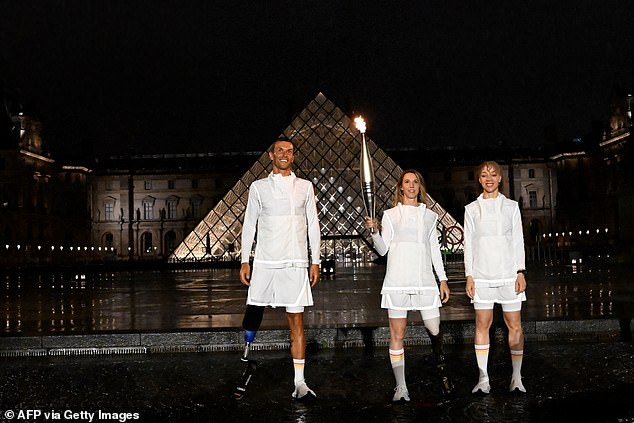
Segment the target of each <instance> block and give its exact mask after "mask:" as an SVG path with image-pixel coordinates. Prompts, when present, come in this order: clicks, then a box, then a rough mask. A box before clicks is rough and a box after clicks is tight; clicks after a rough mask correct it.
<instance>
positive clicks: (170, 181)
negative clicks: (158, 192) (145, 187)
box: [167, 179, 175, 189]
mask: <svg viewBox="0 0 634 423" xmlns="http://www.w3.org/2000/svg"><path fill="white" fill-rule="evenodd" d="M174 185H175V184H174V180H173V179H170V180H168V181H167V189H174Z"/></svg>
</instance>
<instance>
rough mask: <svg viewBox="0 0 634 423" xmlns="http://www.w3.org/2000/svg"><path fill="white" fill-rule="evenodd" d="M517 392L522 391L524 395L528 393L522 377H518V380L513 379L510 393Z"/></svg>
mask: <svg viewBox="0 0 634 423" xmlns="http://www.w3.org/2000/svg"><path fill="white" fill-rule="evenodd" d="M516 391H520V392H523V393H526V388H524V385H523V384H522V377H521V376H520V377H518V378H513V379H511V385H510V386H509V392H516Z"/></svg>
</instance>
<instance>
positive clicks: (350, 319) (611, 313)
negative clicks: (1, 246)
mask: <svg viewBox="0 0 634 423" xmlns="http://www.w3.org/2000/svg"><path fill="white" fill-rule="evenodd" d="M447 267H448V275H449V279H450V288H451V290H452V296H451V299H450V301H449V303H448V304H446V305H445V306H444V307H443V308H442V319H443V320H444V321H472V320H473V310H472V306H471V305H470V304H469V301H468V298H467V297H466V295H465V292H464V276H463V273H462V272H463V270H462V266H460V265H448V266H447ZM384 271H385V268H384V267H383V266H379V265H369V266H365V267H340V268H338V273H337V275H336V277H334V278H330V279H328V278H327V279H324V280H322V281H321V282H320V283H319V284H318V285H317V286H316V287H315V288H314V291H313V296H314V298H315V305H314V306H313V307H310V308H307V311H306V313H305V324H306V327H308V328H323V327H337V328H356V327H382V326H386V325H387V316H386V313H385V311H384V310H382V309H380V305H379V304H380V298H379V292H380V287H381V281H382V277H383V274H384ZM3 278H4V281H3V284H2V296H1V297H0V310H2V311H3V314H4V316H5V324H4V330H3V333H2V337H6V336H48V335H60V334H66V335H71V334H100V333H129V332H139V333H147V332H166V331H175V332H178V331H204V330H223V329H224V330H231V329H237V328H239V327H240V324H241V320H242V313H243V312H244V307H245V306H244V304H245V299H246V288H245V287H244V286H242V285H241V284H240V282H239V280H238V271H237V269H202V270H189V271H188V270H174V271H155V272H152V271H130V272H100V273H86V274H80V273H73V272H66V273H53V274H23V275H15V274H12V275H6V276H3ZM527 279H528V284H529V285H528V289H527V295H528V299H529V300H528V301H527V302H526V303H525V304H524V306H523V311H522V315H523V319H524V320H525V321H551V320H586V319H622V318H627V319H631V318H632V316H633V314H634V311H633V310H634V284H632V283H631V281H630V274H629V267H628V266H625V265H601V266H598V265H595V266H584V267H572V266H560V265H559V266H544V265H541V264H540V265H533V266H531V267H529V274H528V277H527ZM417 319H418V320H419V319H420V318H419V317H417V316H412V320H413V321H414V322H415V323H416V321H417ZM286 324H287V323H286V316H285V313H284V312H283V310H281V309H278V310H267V312H266V313H265V316H264V322H263V329H285V328H286Z"/></svg>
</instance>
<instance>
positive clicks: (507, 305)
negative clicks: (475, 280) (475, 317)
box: [471, 284, 526, 312]
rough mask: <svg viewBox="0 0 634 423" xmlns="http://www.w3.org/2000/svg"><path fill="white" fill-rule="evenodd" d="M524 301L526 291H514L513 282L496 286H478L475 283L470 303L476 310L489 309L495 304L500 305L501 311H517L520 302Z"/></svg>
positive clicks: (519, 307)
mask: <svg viewBox="0 0 634 423" xmlns="http://www.w3.org/2000/svg"><path fill="white" fill-rule="evenodd" d="M523 301H526V293H525V292H522V293H520V294H518V293H517V292H515V284H509V285H502V286H496V287H488V286H478V284H476V289H475V295H474V297H473V300H471V303H472V304H473V308H474V309H476V310H490V309H492V308H493V306H494V305H495V304H496V303H497V304H501V305H502V310H503V311H508V312H511V311H519V310H521V309H522V302H523Z"/></svg>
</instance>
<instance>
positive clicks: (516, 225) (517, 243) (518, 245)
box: [513, 206, 526, 270]
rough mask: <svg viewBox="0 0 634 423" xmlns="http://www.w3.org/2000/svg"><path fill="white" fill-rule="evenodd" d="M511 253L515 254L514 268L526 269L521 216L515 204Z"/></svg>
mask: <svg viewBox="0 0 634 423" xmlns="http://www.w3.org/2000/svg"><path fill="white" fill-rule="evenodd" d="M513 253H514V256H515V270H523V269H526V263H525V260H526V259H525V253H524V231H523V230H522V216H521V215H520V209H519V207H517V206H516V207H515V211H514V212H513Z"/></svg>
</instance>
